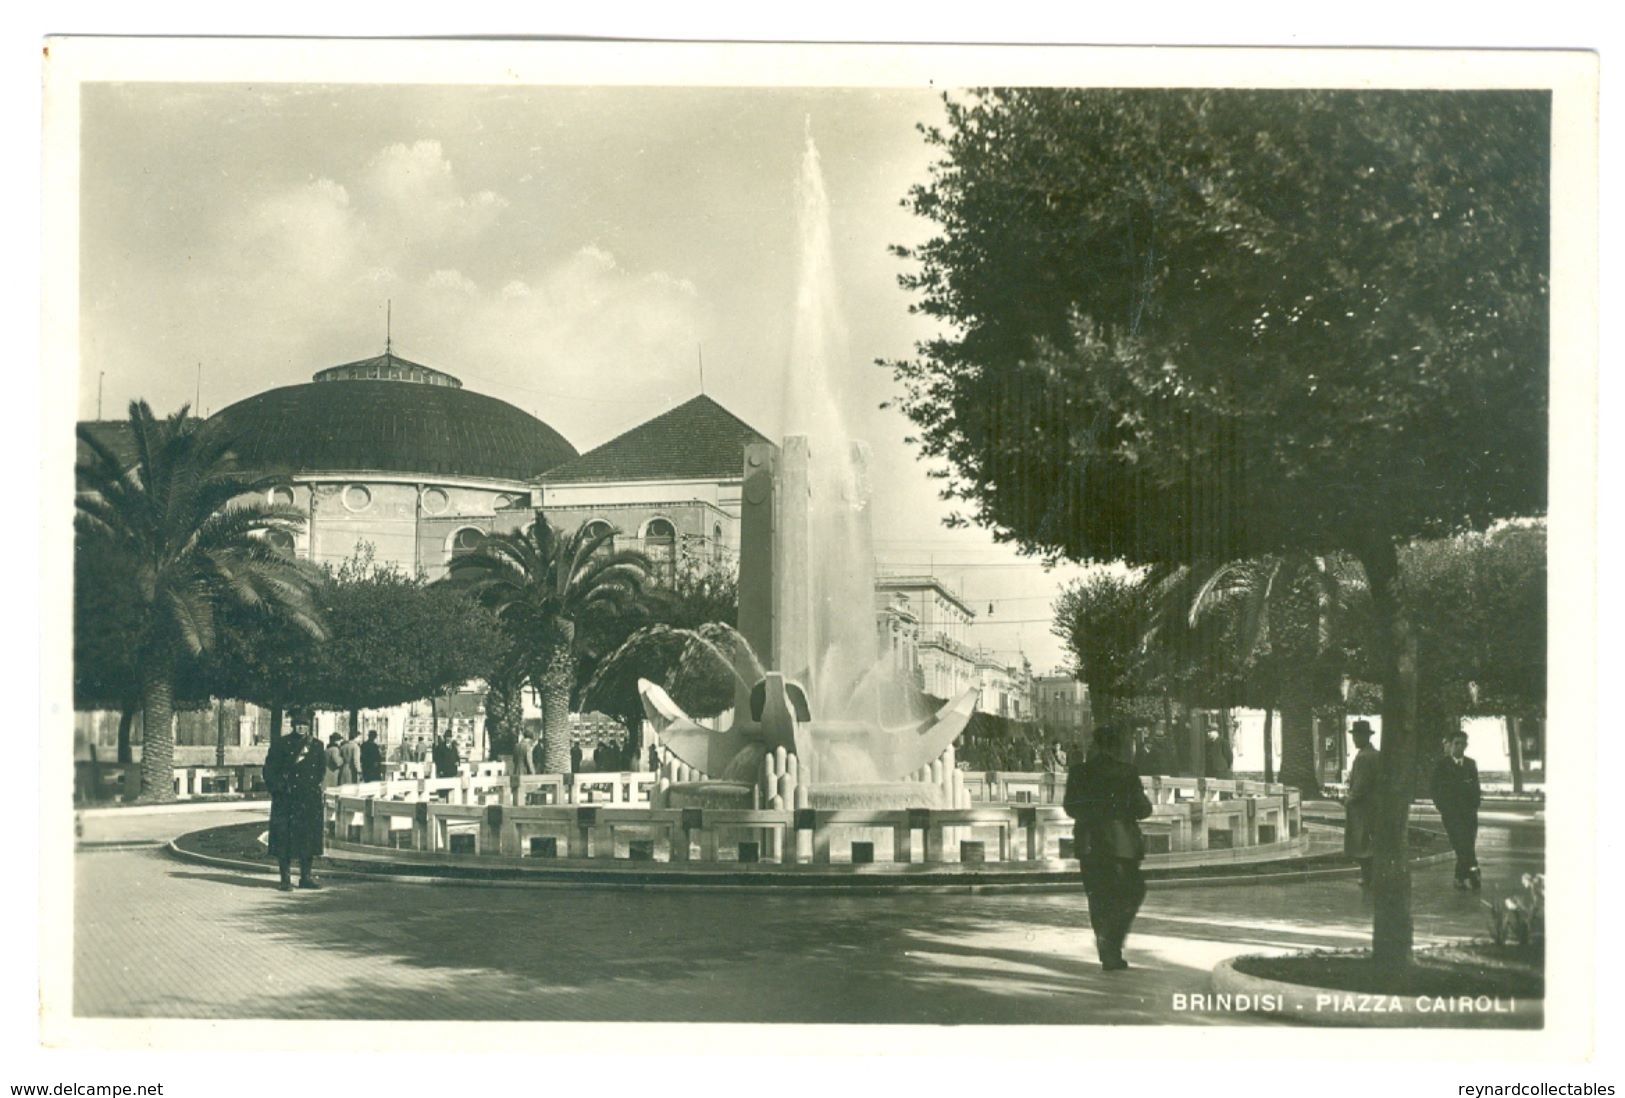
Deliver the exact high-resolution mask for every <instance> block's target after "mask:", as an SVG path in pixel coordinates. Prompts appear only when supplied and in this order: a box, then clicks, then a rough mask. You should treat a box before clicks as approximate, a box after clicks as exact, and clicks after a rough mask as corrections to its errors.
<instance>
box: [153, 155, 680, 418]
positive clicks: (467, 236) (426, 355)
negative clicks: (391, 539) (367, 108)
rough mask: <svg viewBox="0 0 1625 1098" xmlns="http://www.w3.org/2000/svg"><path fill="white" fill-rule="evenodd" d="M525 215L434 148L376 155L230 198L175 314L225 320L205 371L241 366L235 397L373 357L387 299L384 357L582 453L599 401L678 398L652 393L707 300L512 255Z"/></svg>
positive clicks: (572, 260) (603, 256)
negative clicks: (235, 203)
mask: <svg viewBox="0 0 1625 1098" xmlns="http://www.w3.org/2000/svg"><path fill="white" fill-rule="evenodd" d="M531 217H534V211H527V210H524V209H511V208H510V205H509V203H508V202H507V200H506V199H504V198H502V197H501V196H500V195H497V194H495V193H493V192H491V191H489V190H486V189H482V188H479V187H470V186H466V185H465V184H464V183H463V182H462V181H461V180H460V179H459V177H458V174H457V172H456V170H455V167H454V165H453V164H452V163H451V162H450V160H449V159H448V158H447V157H446V155H445V153H444V150H443V149H442V147H441V145H440V143H439V142H437V141H416V142H412V143H401V144H394V145H389V146H386V147H385V148H383V149H381V150H379V151H378V153H377V154H376V155H374V156H373V157H371V158H370V159H369V160H368V161H367V162H366V163H365V164H364V165H363V166H361V167H360V168H359V169H358V170H356V171H355V172H354V173H353V174H352V175H351V176H344V177H342V178H313V179H309V180H306V181H304V182H302V183H299V184H296V185H291V186H284V187H280V188H276V189H274V190H271V191H270V192H268V193H264V194H262V195H261V196H259V197H258V198H257V199H249V200H246V201H245V202H244V203H243V204H242V205H240V206H239V207H238V208H237V211H236V213H235V214H234V215H233V216H232V217H231V218H230V221H229V223H228V224H226V225H223V226H221V227H220V229H219V230H218V231H216V232H215V233H214V234H213V237H214V240H215V243H216V245H217V246H216V247H215V248H214V249H213V251H212V254H209V255H204V256H200V257H198V258H199V259H200V260H201V261H200V262H197V263H195V264H194V265H192V266H191V267H189V269H188V274H187V278H188V282H189V286H188V294H187V296H188V297H189V299H190V305H189V307H188V310H185V311H183V312H182V314H181V315H187V314H188V312H189V314H190V315H192V316H232V317H236V318H239V322H234V323H232V324H229V325H227V324H220V325H216V326H215V330H214V331H213V332H212V333H211V336H212V340H213V342H214V344H215V346H213V347H211V348H210V349H209V351H208V352H206V353H205V354H204V357H206V358H210V359H215V358H219V359H225V360H229V361H231V362H234V363H240V364H241V366H240V367H239V369H240V370H241V373H240V375H239V379H238V380H237V382H236V385H237V387H238V388H239V389H240V390H241V391H239V392H236V393H234V394H233V396H234V397H241V396H247V395H249V394H250V393H253V392H257V391H259V390H260V389H263V388H265V387H266V383H267V382H266V375H267V373H268V372H270V371H273V370H274V372H275V375H276V376H277V377H278V379H279V380H280V381H282V383H285V384H286V383H292V382H294V381H297V380H303V379H304V378H305V377H307V376H308V374H309V373H313V372H314V371H316V370H318V369H320V368H322V367H324V366H327V365H331V364H332V363H334V362H341V361H345V360H346V359H348V358H351V357H355V356H359V355H362V354H367V353H372V352H373V344H378V347H377V349H382V347H381V344H382V341H383V334H384V331H383V329H384V323H383V322H384V317H383V312H384V302H385V300H386V299H387V300H389V301H390V302H392V306H393V308H392V312H393V326H392V333H393V337H394V346H395V349H396V351H397V352H398V353H400V354H403V355H405V356H407V357H409V358H414V359H417V360H418V361H422V362H425V363H427V364H429V365H433V366H437V367H440V368H442V369H445V370H447V371H449V372H451V373H453V374H456V375H459V376H464V379H465V382H466V383H467V384H468V385H469V386H470V387H471V388H473V389H475V390H477V391H482V392H486V393H489V394H490V395H493V396H497V397H501V398H504V399H509V400H512V401H513V402H514V403H517V404H520V405H521V406H522V407H525V408H527V409H530V410H532V411H540V412H541V414H542V415H543V418H546V419H547V420H548V421H549V422H551V423H553V424H554V425H555V426H557V427H559V428H560V429H561V430H564V431H565V432H566V434H568V435H570V436H571V437H572V440H582V441H586V442H592V441H599V440H601V437H602V434H601V431H600V426H601V425H600V424H598V423H597V422H596V421H595V420H594V419H593V417H594V416H606V415H612V414H615V413H616V412H617V409H616V407H615V406H614V405H613V404H608V403H606V402H611V401H615V400H619V399H624V398H627V397H628V395H629V394H632V395H636V396H649V395H651V394H652V395H653V397H654V398H655V399H656V400H658V399H659V398H660V397H663V396H668V395H680V394H670V393H668V392H667V390H668V389H669V388H670V386H671V378H672V377H673V376H674V371H675V374H676V376H686V375H687V372H689V369H690V366H691V364H692V362H693V356H694V346H695V344H696V342H698V341H699V340H701V339H703V338H704V330H705V328H706V320H707V318H706V303H705V301H704V300H703V297H702V295H701V294H700V292H699V289H698V288H697V287H696V286H695V285H694V283H693V282H691V281H690V280H688V279H686V278H683V277H680V276H678V275H674V274H672V273H670V272H666V271H661V270H656V269H640V268H638V267H636V266H635V265H629V264H627V263H623V262H622V260H621V258H620V257H618V256H617V255H616V254H615V253H614V252H613V251H611V250H610V249H609V248H608V247H606V246H605V245H604V244H602V243H600V242H598V241H596V240H593V239H579V240H576V241H568V240H561V241H559V242H558V243H559V244H562V245H564V246H563V247H561V248H558V249H556V250H554V251H552V252H550V253H546V254H535V253H530V252H525V251H522V250H517V249H515V248H514V247H513V246H512V239H513V238H514V236H515V235H516V233H515V232H514V228H513V226H510V225H507V224H505V219H511V220H515V221H521V220H523V219H526V218H531ZM254 367H258V368H257V369H255V368H254ZM290 375H291V376H290ZM465 375H467V376H465ZM575 398H588V399H575ZM216 406H217V407H218V406H220V405H218V404H217V405H216ZM618 411H619V414H620V416H621V419H622V420H623V421H624V418H625V414H626V409H625V408H624V407H623V408H619V409H618ZM595 436H596V437H595Z"/></svg>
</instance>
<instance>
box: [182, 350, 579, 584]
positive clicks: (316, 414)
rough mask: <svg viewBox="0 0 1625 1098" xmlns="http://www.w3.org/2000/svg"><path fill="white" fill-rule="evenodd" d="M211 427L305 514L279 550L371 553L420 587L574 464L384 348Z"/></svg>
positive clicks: (276, 392) (520, 422) (266, 396)
mask: <svg viewBox="0 0 1625 1098" xmlns="http://www.w3.org/2000/svg"><path fill="white" fill-rule="evenodd" d="M209 424H210V426H211V427H218V428H220V429H222V430H224V431H226V432H227V433H228V434H229V435H230V436H231V437H232V439H233V440H234V442H233V448H234V449H235V451H236V453H237V455H238V457H239V459H240V460H241V461H242V463H243V464H244V465H246V466H248V467H250V468H255V469H262V470H266V471H276V472H281V473H286V475H287V482H286V484H283V485H279V486H278V487H276V488H273V489H271V491H270V492H269V494H268V498H269V500H270V501H271V502H276V503H282V504H291V505H292V506H294V507H297V508H298V509H299V510H301V511H303V512H305V514H306V516H307V521H306V524H305V528H304V530H303V531H302V532H301V533H300V534H299V535H298V537H297V539H289V540H288V541H287V542H286V543H285V548H286V549H288V550H289V551H290V552H292V553H294V554H295V555H297V556H299V557H301V558H303V559H306V560H311V561H314V562H317V563H323V564H334V565H336V564H338V563H339V562H341V561H343V560H345V559H346V558H348V557H350V556H351V555H353V554H354V553H355V551H356V547H357V545H358V544H361V543H369V544H371V545H372V546H373V549H374V552H375V557H376V559H377V560H378V561H380V562H384V561H388V562H391V563H394V564H397V565H399V566H401V567H402V568H404V569H405V570H407V571H409V572H415V571H420V570H421V571H422V572H424V573H426V574H427V575H428V576H429V577H430V578H431V579H433V578H436V577H438V576H440V575H443V574H444V573H445V570H446V566H447V563H448V562H449V561H450V560H451V558H452V557H453V556H454V555H456V554H457V553H460V552H467V551H468V550H470V549H472V548H474V547H475V546H477V545H478V544H479V542H480V540H481V539H483V538H484V537H485V536H486V535H488V534H489V533H491V532H492V531H493V530H508V529H513V528H514V527H516V526H518V525H520V524H522V523H523V522H524V521H526V518H527V517H528V515H529V514H530V512H531V499H532V485H533V482H534V481H535V479H536V478H537V477H538V476H540V475H541V474H542V473H544V472H546V471H547V470H549V469H553V468H556V467H558V466H560V465H562V464H564V463H566V462H569V461H571V460H572V459H574V458H576V457H577V456H578V454H577V453H576V449H575V447H573V446H571V445H570V443H569V442H568V441H567V440H566V439H565V438H564V436H563V435H561V434H559V432H558V431H556V430H554V429H553V428H552V427H550V426H548V425H547V424H546V423H543V422H542V421H541V420H539V419H537V418H536V417H535V416H532V415H531V414H529V413H528V412H525V411H523V410H521V409H519V408H516V407H514V406H513V405H511V404H508V403H506V402H504V401H501V400H497V399H496V398H494V397H489V396H484V395H482V394H480V393H475V392H471V391H470V390H468V389H465V388H463V384H462V382H461V381H459V380H458V379H457V378H455V377H453V376H452V375H451V374H448V373H445V372H443V371H441V370H436V369H433V368H431V367H428V366H424V365H421V364H419V363H416V362H412V361H409V360H407V359H404V358H402V357H400V356H399V355H396V354H394V353H392V352H388V351H386V352H385V353H384V354H382V355H379V356H377V357H376V358H368V359H362V360H360V361H357V362H347V363H344V364H343V365H340V366H333V367H329V368H327V369H324V370H319V371H317V373H316V374H315V376H314V377H313V378H312V379H311V381H309V382H308V383H306V384H303V385H288V386H283V387H282V388H278V389H271V390H268V391H267V392H263V393H259V394H256V395H255V396H251V397H248V398H247V399H245V400H241V401H238V402H237V403H236V404H233V405H231V406H230V407H227V408H224V409H222V410H221V411H219V412H217V413H215V414H214V415H213V416H211V417H210V419H209ZM283 537H284V538H286V537H287V535H283Z"/></svg>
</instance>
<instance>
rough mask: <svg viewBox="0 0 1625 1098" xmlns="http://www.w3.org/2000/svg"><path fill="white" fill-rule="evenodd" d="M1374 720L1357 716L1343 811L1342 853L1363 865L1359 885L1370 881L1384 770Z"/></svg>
mask: <svg viewBox="0 0 1625 1098" xmlns="http://www.w3.org/2000/svg"><path fill="white" fill-rule="evenodd" d="M1371 736H1372V731H1371V722H1370V721H1367V720H1357V721H1355V722H1354V724H1353V725H1352V726H1351V727H1350V728H1349V737H1350V738H1351V739H1353V740H1354V746H1355V747H1356V748H1357V749H1358V751H1357V753H1356V754H1355V756H1354V763H1353V765H1351V766H1350V767H1349V799H1348V805H1347V807H1346V810H1345V812H1344V823H1343V853H1344V854H1346V855H1348V856H1349V857H1350V858H1353V859H1354V860H1355V861H1356V862H1358V863H1359V866H1360V887H1361V888H1367V887H1369V886H1370V884H1371V831H1372V826H1373V824H1374V823H1375V822H1376V813H1377V778H1378V776H1379V775H1380V774H1381V772H1382V755H1381V754H1380V753H1378V751H1377V749H1376V748H1375V747H1372V746H1371Z"/></svg>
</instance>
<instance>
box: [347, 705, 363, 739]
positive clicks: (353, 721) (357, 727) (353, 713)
mask: <svg viewBox="0 0 1625 1098" xmlns="http://www.w3.org/2000/svg"><path fill="white" fill-rule="evenodd" d="M350 735H352V736H359V735H361V710H359V709H356V708H355V707H353V706H352V707H351V709H350Z"/></svg>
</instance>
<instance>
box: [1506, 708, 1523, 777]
mask: <svg viewBox="0 0 1625 1098" xmlns="http://www.w3.org/2000/svg"><path fill="white" fill-rule="evenodd" d="M1522 723H1523V722H1522V721H1520V720H1519V719H1518V718H1517V717H1508V718H1507V765H1508V766H1510V767H1512V792H1514V793H1522V792H1523V729H1522V727H1521V725H1522Z"/></svg>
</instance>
